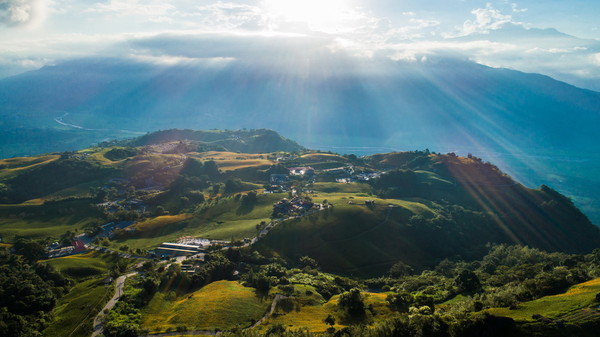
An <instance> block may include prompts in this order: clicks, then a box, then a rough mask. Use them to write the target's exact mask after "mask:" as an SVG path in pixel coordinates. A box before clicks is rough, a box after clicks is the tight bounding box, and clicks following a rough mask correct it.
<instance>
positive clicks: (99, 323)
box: [92, 273, 137, 337]
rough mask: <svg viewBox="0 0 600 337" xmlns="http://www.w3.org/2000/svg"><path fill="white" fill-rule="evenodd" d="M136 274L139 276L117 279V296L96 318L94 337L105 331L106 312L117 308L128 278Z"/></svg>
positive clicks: (124, 276)
mask: <svg viewBox="0 0 600 337" xmlns="http://www.w3.org/2000/svg"><path fill="white" fill-rule="evenodd" d="M135 274H137V273H129V274H127V275H121V276H119V277H117V280H116V281H115V285H116V287H115V294H114V295H113V297H112V298H111V299H110V300H109V301H108V303H106V305H105V306H104V308H102V310H100V312H99V313H98V315H96V318H94V328H93V330H92V337H96V336H98V335H99V334H100V333H102V331H104V316H105V314H104V312H108V311H109V310H110V309H112V308H113V307H114V306H115V304H117V301H119V298H121V295H123V288H124V287H125V280H126V279H127V278H128V277H131V276H133V275H135Z"/></svg>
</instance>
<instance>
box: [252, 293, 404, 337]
mask: <svg viewBox="0 0 600 337" xmlns="http://www.w3.org/2000/svg"><path fill="white" fill-rule="evenodd" d="M295 287H296V288H297V287H299V286H298V285H296V286H295ZM304 287H306V286H304ZM295 296H296V295H295ZM363 297H364V302H365V307H367V308H368V307H369V306H371V305H372V306H373V310H374V312H375V315H372V314H369V316H370V317H371V319H372V320H373V321H381V320H385V319H389V318H391V317H392V316H393V315H394V312H393V311H392V310H390V308H389V306H388V304H387V301H386V298H387V294H384V293H379V294H378V293H367V292H363ZM296 298H298V297H297V296H296ZM338 300H339V295H336V296H333V297H332V298H331V299H329V301H327V302H325V303H307V304H305V305H301V306H298V305H296V307H295V308H294V310H292V311H289V312H285V311H283V310H281V309H277V315H275V316H273V317H271V318H269V319H268V320H266V321H265V322H264V323H263V324H262V326H261V328H262V329H265V328H266V327H267V326H269V325H272V324H277V323H281V324H283V325H284V326H285V327H286V328H288V329H291V330H297V329H300V328H307V329H308V330H310V331H311V332H316V333H321V332H325V331H326V330H327V328H328V327H329V325H327V324H325V322H324V321H323V320H324V319H325V318H326V317H327V315H332V316H333V317H334V318H335V322H336V323H335V325H334V327H335V328H336V329H341V328H344V327H346V326H348V325H349V324H350V323H349V322H347V321H346V320H345V318H344V313H343V312H342V311H340V310H339V308H338V306H337V303H338ZM300 302H302V297H300Z"/></svg>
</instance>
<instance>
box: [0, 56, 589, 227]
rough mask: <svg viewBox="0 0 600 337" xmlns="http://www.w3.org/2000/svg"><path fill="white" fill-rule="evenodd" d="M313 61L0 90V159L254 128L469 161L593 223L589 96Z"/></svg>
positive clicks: (431, 70)
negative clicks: (555, 195) (552, 190)
mask: <svg viewBox="0 0 600 337" xmlns="http://www.w3.org/2000/svg"><path fill="white" fill-rule="evenodd" d="M309 56H310V55H309ZM319 56H320V57H319V58H317V57H314V55H313V57H312V58H311V57H307V59H305V60H302V61H286V59H283V60H278V59H277V58H275V57H272V58H265V60H266V59H268V60H271V61H270V62H267V61H264V63H263V62H254V63H248V62H242V61H228V62H225V61H224V62H223V63H220V64H217V65H215V64H204V65H198V64H187V65H176V66H166V65H156V64H147V63H139V62H132V61H123V60H118V59H80V60H73V61H69V62H64V63H61V64H58V65H56V66H48V67H44V68H42V69H40V70H38V71H33V72H30V73H26V74H22V75H19V76H15V77H11V78H7V79H3V80H1V81H0V106H1V108H0V109H1V112H0V113H1V114H2V126H0V127H1V128H2V129H3V130H11V131H10V133H6V134H5V135H6V136H5V139H3V141H2V143H3V144H4V146H2V148H1V149H0V150H1V152H2V155H3V156H4V157H8V156H13V155H23V154H33V153H35V152H34V151H35V150H33V148H34V146H35V145H37V144H48V143H52V141H50V142H49V141H48V138H50V140H55V139H56V140H58V141H59V142H64V141H61V136H62V135H63V134H64V133H67V132H68V133H71V134H72V135H71V138H72V137H73V136H75V137H79V138H77V139H80V140H81V141H79V142H77V143H76V144H72V143H71V144H66V143H63V144H64V147H68V148H71V149H72V148H74V147H77V146H78V145H79V146H80V147H81V146H83V145H89V144H90V143H94V142H99V141H102V140H106V139H112V138H118V137H128V136H129V137H130V136H132V135H135V133H136V132H146V131H149V130H157V129H166V128H173V127H177V128H198V129H210V128H222V129H236V128H265V127H266V128H270V129H274V130H276V131H278V132H281V133H282V134H284V135H286V136H288V137H290V138H292V139H294V140H296V141H298V142H299V143H301V144H303V145H305V146H308V147H312V148H323V149H334V150H335V151H336V152H342V153H343V152H348V153H350V152H355V153H357V154H369V153H374V152H384V151H383V150H396V149H397V150H408V149H416V148H430V149H432V150H435V151H439V152H449V151H455V152H458V153H461V154H466V153H467V152H470V153H474V154H477V155H478V156H480V157H483V158H484V159H490V160H492V159H493V161H494V162H496V163H498V165H499V166H500V167H501V168H503V169H505V170H507V171H508V172H509V173H510V174H511V175H513V176H515V177H516V178H517V179H518V180H519V181H522V182H524V183H526V184H528V185H539V184H542V183H548V184H550V185H551V186H556V187H557V188H558V189H559V190H561V191H563V192H565V193H566V194H568V195H569V196H572V197H574V198H575V200H576V201H577V202H578V204H579V205H581V206H582V207H583V208H584V210H585V211H586V212H588V214H590V215H591V216H592V218H593V219H594V221H595V222H597V223H598V222H599V221H598V220H600V214H598V213H597V212H598V211H597V210H598V209H600V207H598V206H600V203H599V202H598V200H597V198H596V197H594V195H595V192H594V191H600V180H599V179H598V178H597V177H598V176H599V175H598V173H599V172H597V171H598V169H597V167H598V165H597V163H598V162H599V161H600V159H599V158H598V155H597V153H600V152H599V150H600V144H599V143H598V142H597V141H596V134H595V133H596V126H597V125H599V123H600V93H597V92H593V91H590V90H585V89H580V88H576V87H574V86H571V85H568V84H566V83H563V82H559V81H556V80H553V79H551V78H549V77H547V76H542V75H536V74H526V73H521V72H517V71H512V70H507V69H496V68H490V67H486V66H483V65H479V64H476V63H473V62H470V61H465V60H457V59H447V58H437V59H430V60H425V59H423V60H422V61H419V62H400V61H399V62H393V61H389V60H379V59H374V60H371V61H370V62H368V63H367V62H365V61H358V60H356V59H354V58H349V57H345V56H342V55H337V56H336V55H333V56H331V55H328V56H327V57H325V56H323V55H319ZM57 121H58V122H61V123H62V124H61V125H59V124H58V122H57ZM124 129H125V130H124ZM38 130H43V132H45V133H46V134H49V135H48V136H47V137H40V134H43V133H40V132H38ZM117 130H118V131H117ZM86 142H87V144H85V143H86ZM60 146H63V145H60ZM60 146H59V145H57V147H56V148H54V149H48V146H46V147H45V148H44V149H45V150H48V151H51V150H55V151H57V150H65V148H60ZM38 151H39V150H38ZM589 212H592V213H589ZM594 212H595V213H594Z"/></svg>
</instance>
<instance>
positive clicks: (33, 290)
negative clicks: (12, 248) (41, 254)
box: [0, 242, 71, 337]
mask: <svg viewBox="0 0 600 337" xmlns="http://www.w3.org/2000/svg"><path fill="white" fill-rule="evenodd" d="M28 247H29V245H28V243H26V242H22V243H19V249H18V250H17V251H18V252H21V253H25V252H26V251H27V249H28ZM29 248H32V247H29ZM33 248H34V249H35V248H36V247H33ZM70 286H71V281H69V280H68V279H67V278H65V277H63V275H61V274H60V273H59V272H57V271H56V270H54V269H53V268H52V267H51V266H50V265H48V264H39V263H36V262H35V258H34V257H33V256H32V255H23V256H22V255H16V254H11V253H9V252H7V251H6V250H4V249H0V336H14V337H21V336H22V337H32V336H40V335H41V331H42V330H43V329H44V327H45V325H46V323H47V322H48V321H49V319H50V317H51V316H50V313H51V311H52V309H53V308H54V306H55V305H56V301H57V300H58V299H59V298H60V297H61V296H62V295H64V294H65V293H66V292H67V291H68V290H69V288H70Z"/></svg>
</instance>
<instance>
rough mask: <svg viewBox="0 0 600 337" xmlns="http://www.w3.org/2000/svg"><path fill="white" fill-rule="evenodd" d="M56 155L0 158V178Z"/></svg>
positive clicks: (46, 160)
mask: <svg viewBox="0 0 600 337" xmlns="http://www.w3.org/2000/svg"><path fill="white" fill-rule="evenodd" d="M59 157H60V156H58V155H42V156H35V157H17V158H8V159H2V160H0V167H3V169H2V170H0V179H4V178H8V177H10V176H13V175H15V174H18V173H19V172H22V171H24V170H27V169H30V168H33V167H36V166H39V165H43V164H47V163H50V162H52V161H55V160H56V159H58V158H59Z"/></svg>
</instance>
